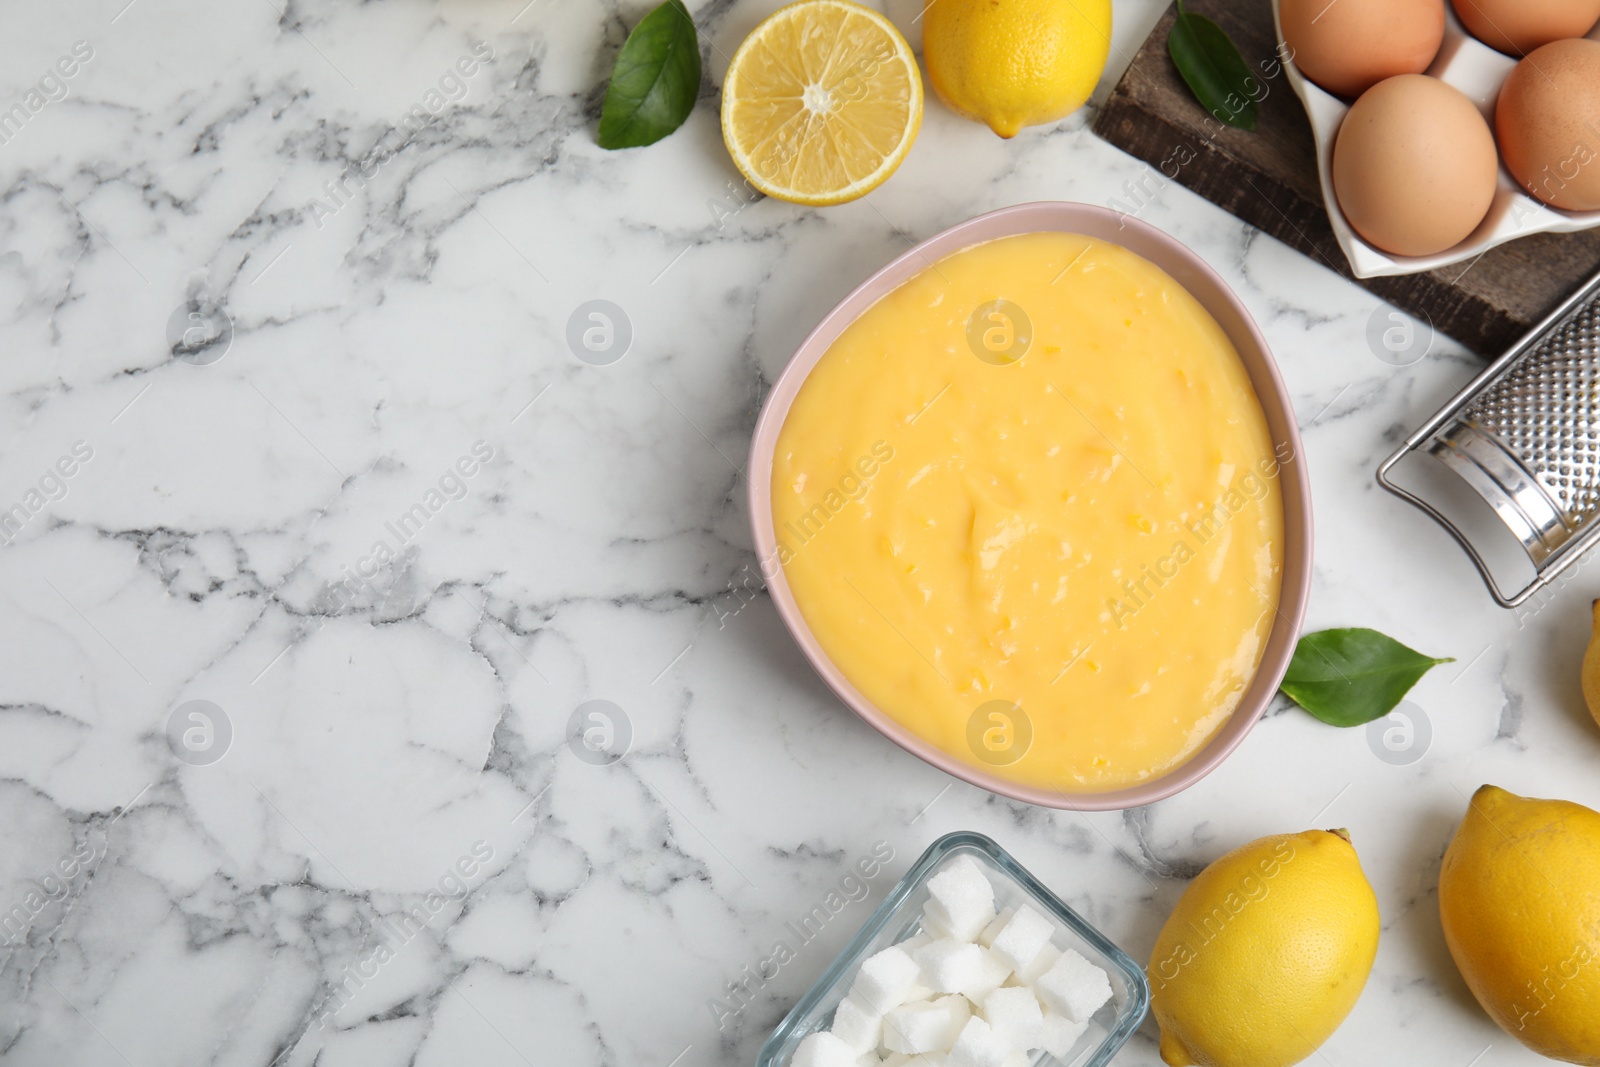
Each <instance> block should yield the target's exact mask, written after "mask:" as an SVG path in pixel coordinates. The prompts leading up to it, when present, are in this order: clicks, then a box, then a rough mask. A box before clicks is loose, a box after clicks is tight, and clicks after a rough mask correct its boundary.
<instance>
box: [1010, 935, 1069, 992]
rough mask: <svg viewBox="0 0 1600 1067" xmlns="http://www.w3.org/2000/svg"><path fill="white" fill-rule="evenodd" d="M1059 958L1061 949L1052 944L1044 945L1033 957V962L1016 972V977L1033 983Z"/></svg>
mask: <svg viewBox="0 0 1600 1067" xmlns="http://www.w3.org/2000/svg"><path fill="white" fill-rule="evenodd" d="M1060 958H1061V950H1060V949H1058V948H1056V947H1055V946H1054V945H1048V944H1047V945H1044V946H1043V947H1041V948H1040V949H1039V951H1038V953H1037V954H1035V956H1034V957H1033V962H1032V963H1030V964H1028V965H1027V966H1026V967H1024V968H1022V969H1021V970H1019V971H1018V972H1017V977H1019V978H1021V979H1022V980H1023V981H1024V982H1028V983H1030V984H1031V983H1033V982H1037V981H1038V980H1039V976H1040V975H1042V974H1044V972H1046V971H1048V970H1049V969H1050V968H1052V967H1054V966H1055V965H1056V960H1058V959H1060Z"/></svg>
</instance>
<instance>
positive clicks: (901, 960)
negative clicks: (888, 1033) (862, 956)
mask: <svg viewBox="0 0 1600 1067" xmlns="http://www.w3.org/2000/svg"><path fill="white" fill-rule="evenodd" d="M919 974H920V968H918V966H917V962H916V960H913V959H912V958H911V957H910V956H908V955H906V953H905V950H904V949H902V948H900V947H899V946H897V945H891V946H889V947H888V948H886V949H884V950H883V951H882V952H879V953H877V954H876V955H874V956H870V957H868V959H867V961H866V962H865V963H863V964H862V965H861V969H860V970H859V971H857V972H856V977H855V980H854V982H852V983H851V986H850V995H851V996H853V997H855V998H856V999H857V1000H858V1001H860V1002H861V1003H862V1004H863V1005H865V1006H866V1007H867V1008H869V1009H871V1010H872V1011H873V1012H876V1013H878V1014H880V1015H881V1014H883V1013H884V1012H886V1011H888V1010H889V1009H890V1008H897V1007H899V1006H900V1005H901V1004H904V1003H905V1002H906V1001H907V1000H909V999H910V998H911V995H912V993H913V992H914V991H915V990H916V987H917V978H918V976H919Z"/></svg>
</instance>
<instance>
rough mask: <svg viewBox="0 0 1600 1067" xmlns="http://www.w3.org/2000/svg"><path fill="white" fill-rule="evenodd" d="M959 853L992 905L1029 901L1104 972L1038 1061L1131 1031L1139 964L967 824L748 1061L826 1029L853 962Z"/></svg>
mask: <svg viewBox="0 0 1600 1067" xmlns="http://www.w3.org/2000/svg"><path fill="white" fill-rule="evenodd" d="M960 856H970V857H971V858H972V859H974V860H976V861H977V862H978V864H979V865H980V866H981V867H982V868H983V870H984V873H985V874H987V875H988V876H989V881H990V882H991V883H993V885H994V897H995V908H996V910H1003V909H1005V908H1008V907H1015V906H1016V905H1018V904H1031V905H1032V906H1033V907H1034V908H1036V909H1038V911H1039V912H1040V913H1041V914H1043V915H1044V916H1045V917H1046V918H1048V919H1050V920H1051V922H1052V923H1054V925H1055V933H1054V934H1052V935H1051V938H1050V943H1051V944H1053V945H1055V947H1056V948H1058V949H1066V948H1074V949H1077V950H1078V951H1079V952H1080V953H1082V954H1083V956H1084V958H1085V959H1087V960H1088V961H1089V962H1090V963H1093V964H1095V965H1096V966H1097V967H1099V968H1101V969H1102V970H1104V971H1105V972H1106V975H1107V976H1108V977H1109V978H1110V979H1111V999H1110V1000H1109V1001H1107V1002H1106V1003H1105V1005H1104V1006H1103V1007H1101V1009H1100V1010H1099V1011H1097V1012H1096V1013H1095V1014H1094V1018H1093V1019H1092V1020H1091V1021H1090V1023H1089V1029H1088V1030H1087V1031H1085V1033H1084V1035H1083V1036H1082V1037H1080V1038H1079V1039H1078V1044H1077V1045H1076V1046H1075V1047H1074V1048H1073V1050H1072V1053H1071V1055H1070V1056H1068V1057H1067V1059H1065V1060H1058V1059H1056V1058H1055V1057H1054V1056H1050V1055H1048V1054H1047V1053H1045V1052H1042V1051H1041V1052H1038V1053H1036V1054H1035V1055H1034V1057H1033V1059H1032V1061H1031V1062H1032V1063H1034V1064H1036V1065H1040V1067H1055V1065H1059V1067H1105V1065H1106V1064H1108V1063H1110V1062H1111V1059H1112V1057H1113V1056H1115V1055H1116V1054H1117V1053H1118V1051H1120V1050H1121V1048H1122V1046H1123V1045H1124V1044H1126V1043H1127V1041H1128V1038H1130V1037H1132V1036H1133V1032H1134V1030H1136V1029H1138V1027H1139V1024H1140V1023H1141V1022H1143V1021H1144V1016H1145V1013H1146V1012H1147V1011H1149V1009H1150V983H1149V982H1148V981H1146V980H1145V976H1144V972H1143V971H1142V970H1140V969H1139V966H1138V964H1136V963H1134V962H1133V960H1131V959H1130V958H1129V957H1128V954H1127V953H1125V952H1123V951H1122V950H1121V949H1120V948H1118V947H1117V946H1116V945H1114V944H1112V943H1111V941H1110V939H1109V938H1107V937H1106V936H1105V935H1104V934H1102V933H1101V932H1100V931H1099V930H1096V929H1095V928H1094V927H1093V926H1091V925H1089V923H1087V922H1085V921H1084V919H1083V917H1082V916H1080V915H1079V914H1078V913H1077V912H1075V911H1073V910H1072V909H1071V908H1069V907H1067V905H1066V904H1064V903H1063V902H1062V901H1061V899H1060V898H1059V897H1057V896H1056V895H1055V894H1054V893H1052V892H1050V890H1048V889H1046V888H1045V887H1044V885H1043V884H1042V883H1041V882H1040V881H1039V880H1038V879H1037V878H1035V877H1034V876H1033V875H1032V874H1029V873H1028V870H1027V868H1025V867H1023V866H1022V865H1021V864H1020V863H1018V862H1017V861H1016V860H1014V859H1012V858H1011V854H1010V853H1008V852H1007V851H1006V850H1005V849H1003V848H1001V847H1000V846H999V845H997V844H995V843H994V842H993V841H991V840H990V839H989V838H987V837H985V836H984V835H983V834H980V833H974V832H972V831H970V830H968V831H961V832H958V833H953V834H946V835H945V836H943V837H941V838H939V840H937V841H935V842H934V843H933V844H931V845H929V846H928V851H926V852H924V853H923V854H922V856H921V858H919V859H918V860H917V862H916V863H914V864H912V865H911V869H910V870H909V871H907V872H906V875H905V877H904V878H902V879H900V881H899V883H898V884H897V885H896V886H895V887H894V889H893V890H891V891H890V893H889V896H888V898H887V899H886V900H884V902H883V903H882V904H880V905H879V906H878V910H877V911H875V912H873V913H872V917H871V918H870V919H868V920H867V921H866V923H865V925H863V926H862V927H861V930H860V931H859V932H858V933H857V934H856V936H855V937H854V938H852V939H851V941H850V943H849V944H848V945H846V946H845V947H844V950H843V951H842V952H840V953H839V957H838V958H837V959H835V960H834V961H833V963H832V964H831V965H830V966H829V967H828V969H827V970H826V971H824V972H823V974H822V977H821V978H818V979H817V981H816V984H815V985H813V986H812V987H811V988H810V989H809V990H807V991H806V994H805V996H803V997H801V998H800V1001H799V1003H797V1004H796V1005H795V1006H794V1008H793V1010H791V1011H790V1012H789V1014H788V1015H787V1016H785V1017H784V1020H783V1022H781V1023H779V1024H778V1028H777V1029H776V1030H774V1031H773V1032H772V1036H771V1037H769V1038H768V1039H767V1043H766V1044H765V1045H762V1046H761V1053H760V1055H758V1056H757V1057H756V1067H787V1064H788V1063H789V1058H790V1056H792V1055H793V1054H794V1050H795V1048H796V1047H797V1046H798V1045H799V1044H800V1042H801V1040H802V1039H804V1038H805V1037H806V1036H807V1035H809V1034H813V1033H815V1032H816V1031H818V1030H824V1029H827V1027H828V1025H829V1024H830V1022H831V1021H832V1019H833V1012H834V1009H835V1008H837V1007H838V1006H839V1001H841V1000H843V999H844V997H845V994H846V993H848V992H849V990H850V983H851V981H852V979H854V978H855V974H856V970H857V969H858V968H859V967H860V966H861V964H862V962H863V961H864V960H866V958H867V957H868V956H871V955H873V954H874V953H876V952H880V951H882V950H883V949H886V948H888V947H889V946H890V945H894V944H898V943H899V942H901V941H904V940H905V939H906V938H908V937H911V936H912V935H913V934H916V933H918V932H919V931H920V930H921V929H922V905H923V904H924V903H926V902H927V899H928V879H929V878H932V877H933V876H934V875H935V874H938V873H939V872H940V871H942V870H944V869H945V867H947V866H948V865H949V864H950V863H952V862H954V861H955V860H956V859H957V858H958V857H960Z"/></svg>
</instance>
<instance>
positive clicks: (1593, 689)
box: [1583, 600, 1600, 723]
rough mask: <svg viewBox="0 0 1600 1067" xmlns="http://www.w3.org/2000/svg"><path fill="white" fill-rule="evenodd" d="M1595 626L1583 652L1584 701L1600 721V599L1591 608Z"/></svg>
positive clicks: (1597, 721)
mask: <svg viewBox="0 0 1600 1067" xmlns="http://www.w3.org/2000/svg"><path fill="white" fill-rule="evenodd" d="M1590 611H1591V614H1592V615H1593V616H1594V628H1593V629H1592V630H1591V631H1590V633H1589V647H1588V648H1587V649H1585V650H1584V653H1583V702H1584V703H1585V704H1587V705H1589V714H1590V715H1593V716H1594V721H1595V722H1596V723H1600V600H1596V601H1595V602H1594V604H1593V605H1591V608H1590Z"/></svg>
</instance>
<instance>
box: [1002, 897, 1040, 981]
mask: <svg viewBox="0 0 1600 1067" xmlns="http://www.w3.org/2000/svg"><path fill="white" fill-rule="evenodd" d="M1053 933H1055V926H1054V925H1053V924H1052V923H1051V922H1050V920H1049V919H1046V918H1045V917H1044V916H1043V915H1040V914H1039V913H1038V912H1036V911H1034V910H1033V909H1032V908H1030V907H1028V906H1027V905H1026V904H1024V905H1022V906H1021V907H1020V908H1018V909H1017V910H1016V913H1015V914H1014V915H1012V916H1011V918H1010V920H1009V921H1008V922H1007V923H1006V924H1005V925H1004V926H1003V927H1001V929H1000V931H999V932H998V933H996V934H995V936H994V939H993V941H991V942H990V944H989V951H991V952H993V953H994V954H995V955H996V956H999V957H1000V958H1001V959H1002V960H1004V961H1005V963H1006V965H1007V966H1008V967H1010V968H1011V969H1012V970H1013V971H1020V970H1022V969H1023V968H1025V967H1027V966H1028V964H1030V963H1032V962H1033V959H1034V957H1035V956H1037V955H1038V954H1039V950H1040V949H1042V948H1044V946H1045V945H1047V944H1049V943H1050V935H1051V934H1053Z"/></svg>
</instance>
